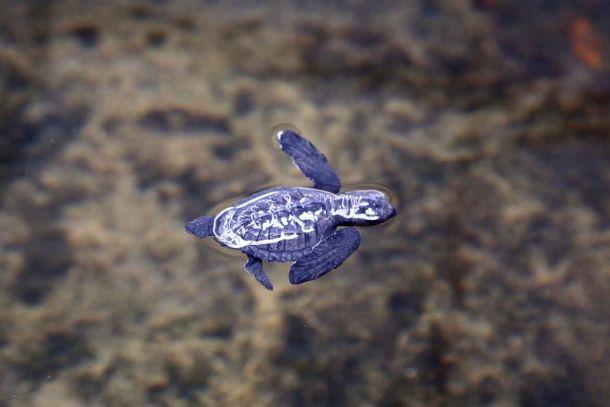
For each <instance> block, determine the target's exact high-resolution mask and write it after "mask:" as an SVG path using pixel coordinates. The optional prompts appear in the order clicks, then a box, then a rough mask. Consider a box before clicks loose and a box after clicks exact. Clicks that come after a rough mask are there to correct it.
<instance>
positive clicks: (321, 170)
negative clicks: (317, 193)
mask: <svg viewBox="0 0 610 407" xmlns="http://www.w3.org/2000/svg"><path fill="white" fill-rule="evenodd" d="M277 139H278V141H279V142H280V147H281V148H282V150H283V151H284V152H285V153H286V154H288V155H289V156H290V157H291V158H292V162H293V163H294V165H296V166H297V168H298V169H299V170H301V172H302V173H303V174H305V176H306V177H307V178H309V179H310V180H312V181H313V183H314V187H315V188H318V189H323V190H325V191H329V192H332V193H337V192H339V189H341V182H340V181H339V177H337V174H335V172H334V171H333V169H332V168H331V167H330V165H329V164H328V161H327V160H326V157H325V156H324V154H322V153H321V152H319V151H318V149H317V148H316V147H315V146H314V145H313V144H311V143H310V142H309V141H307V140H305V139H304V138H303V137H301V136H299V135H298V134H296V133H295V132H293V131H290V130H280V131H279V132H278V133H277Z"/></svg>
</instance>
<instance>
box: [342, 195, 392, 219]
mask: <svg viewBox="0 0 610 407" xmlns="http://www.w3.org/2000/svg"><path fill="white" fill-rule="evenodd" d="M333 214H334V215H335V216H338V217H339V220H340V221H341V223H342V224H347V225H376V224H378V223H382V222H385V221H386V220H388V219H390V218H392V217H394V216H396V209H394V208H393V207H392V205H391V204H390V201H389V199H388V197H387V196H386V195H385V194H384V193H383V192H381V191H376V190H374V189H370V190H359V191H351V192H346V193H343V194H341V195H339V199H338V200H337V202H336V205H335V207H334V208H333Z"/></svg>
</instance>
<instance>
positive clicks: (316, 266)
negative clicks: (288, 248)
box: [288, 228, 360, 284]
mask: <svg viewBox="0 0 610 407" xmlns="http://www.w3.org/2000/svg"><path fill="white" fill-rule="evenodd" d="M358 246H360V233H358V230H357V229H356V228H345V229H341V230H337V231H336V232H335V233H333V234H332V235H330V236H329V237H327V238H326V240H324V241H322V242H321V243H320V244H318V245H317V246H316V247H315V248H314V249H313V252H311V253H310V254H308V255H306V256H303V257H301V258H300V259H299V260H297V261H296V263H294V264H293V265H292V267H291V268H290V274H289V275H288V279H289V280H290V282H291V283H292V284H301V283H305V282H307V281H312V280H315V279H317V278H320V277H322V276H323V275H324V274H326V273H328V272H329V271H331V270H333V269H336V268H337V267H339V266H340V265H341V264H342V263H343V262H344V261H345V260H346V259H347V258H348V257H349V256H350V255H351V254H352V253H353V252H354V251H355V250H356V249H357V248H358Z"/></svg>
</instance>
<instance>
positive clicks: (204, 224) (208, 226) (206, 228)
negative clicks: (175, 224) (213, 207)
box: [185, 216, 214, 239]
mask: <svg viewBox="0 0 610 407" xmlns="http://www.w3.org/2000/svg"><path fill="white" fill-rule="evenodd" d="M185 229H186V231H187V232H189V233H190V234H191V235H193V236H197V237H198V238H200V239H201V238H204V237H211V236H214V230H213V229H214V217H213V216H200V217H198V218H197V219H193V220H192V221H190V222H189V223H187V224H186V227H185Z"/></svg>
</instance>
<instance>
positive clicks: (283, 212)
mask: <svg viewBox="0 0 610 407" xmlns="http://www.w3.org/2000/svg"><path fill="white" fill-rule="evenodd" d="M277 139H278V141H279V143H280V147H281V149H282V150H283V151H284V152H285V153H286V154H288V155H289V156H290V157H291V158H292V162H293V163H294V164H295V165H296V166H297V168H299V170H301V172H302V173H303V174H304V175H305V176H306V177H307V178H309V179H310V180H311V181H313V184H314V185H313V187H311V188H306V187H288V186H286V187H274V188H268V189H264V190H262V191H260V192H257V193H255V194H253V195H251V196H249V197H248V198H246V199H243V200H241V201H239V202H237V203H236V204H235V205H234V206H229V207H228V208H226V209H224V210H222V211H221V212H220V213H218V214H217V215H216V216H200V217H198V218H196V219H194V220H192V221H190V222H188V223H187V224H186V231H187V232H188V233H190V234H192V235H194V236H196V237H198V238H206V237H213V238H215V239H216V240H217V241H218V243H220V244H221V245H222V246H226V247H229V248H232V249H237V250H240V251H242V252H243V253H244V254H245V255H246V256H248V259H247V260H246V265H245V269H246V271H247V272H248V273H250V274H252V275H253V276H254V278H256V280H257V281H258V282H259V283H260V284H261V285H263V287H265V288H266V289H268V290H273V284H271V280H270V279H269V277H268V276H267V275H266V274H265V272H264V270H263V263H262V260H266V261H277V262H294V264H292V266H291V268H290V274H289V280H290V282H291V283H292V284H301V283H304V282H307V281H311V280H315V279H317V278H320V277H322V276H323V275H324V274H326V273H328V272H329V271H331V270H333V269H335V268H337V267H339V266H340V265H341V264H342V263H343V262H344V261H345V260H346V259H347V258H348V257H349V256H350V255H351V254H352V253H353V252H354V251H355V250H356V249H357V248H358V246H359V245H360V233H358V230H357V229H356V228H355V227H354V226H368V225H375V224H379V223H382V222H385V221H386V220H388V219H390V218H391V217H393V216H395V215H396V210H395V209H394V208H393V207H392V205H390V202H389V200H388V197H387V196H386V195H385V194H384V193H383V192H380V191H377V190H372V189H369V190H357V191H349V192H344V193H339V189H340V188H341V183H340V181H339V177H337V174H335V172H334V171H333V170H332V168H331V167H330V165H329V164H328V161H327V160H326V157H325V156H324V154H322V153H320V152H319V151H318V149H316V147H314V145H313V144H311V143H310V142H309V141H307V140H306V139H304V138H303V137H301V136H299V135H298V134H296V133H295V132H293V131H290V130H280V131H279V132H278V133H277ZM342 226H347V227H343V228H340V229H338V228H339V227H342Z"/></svg>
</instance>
